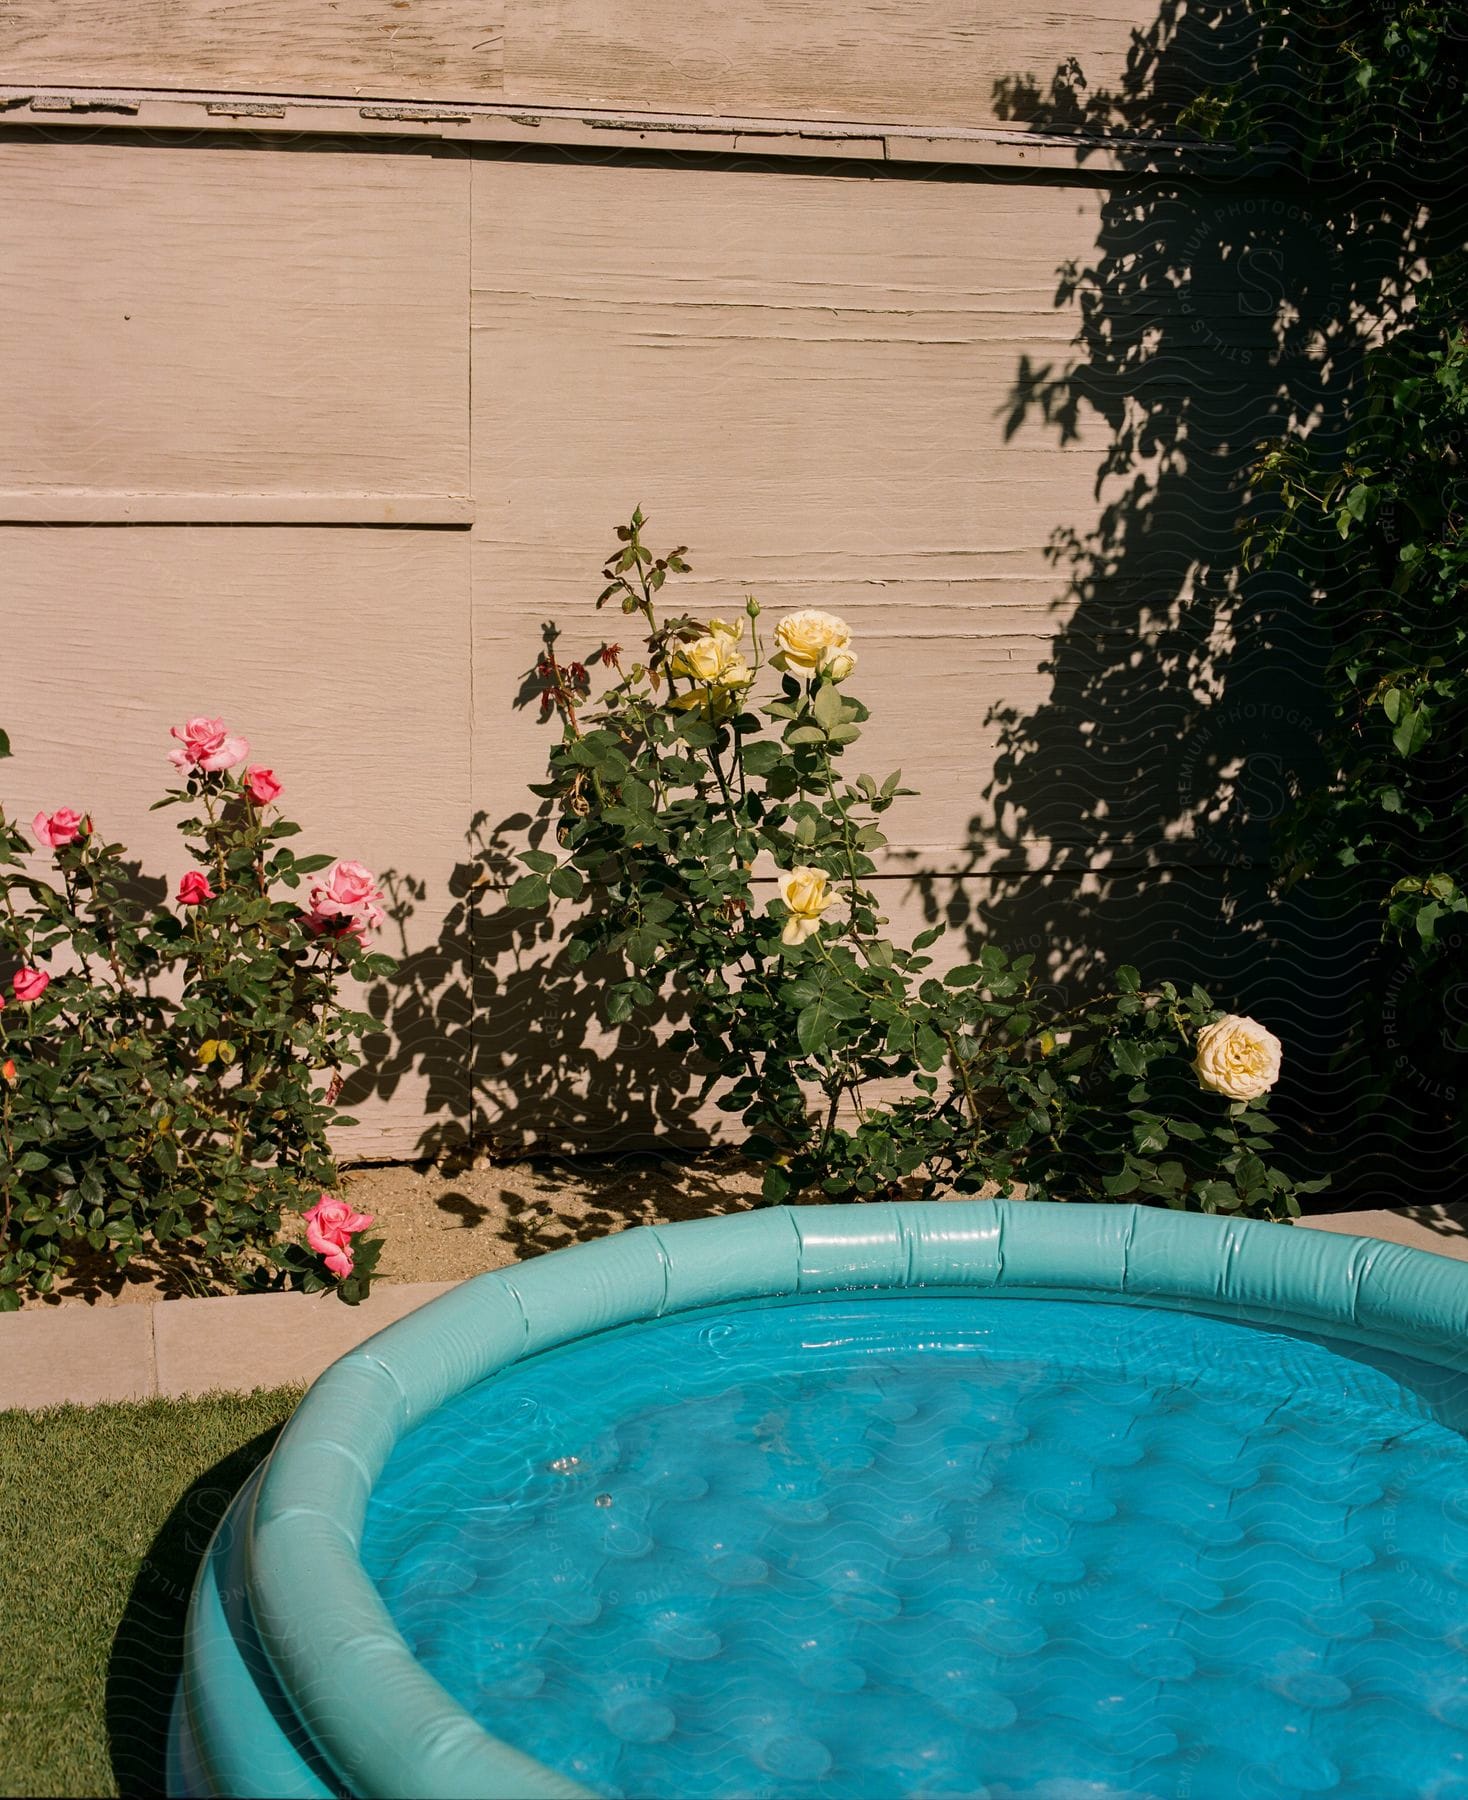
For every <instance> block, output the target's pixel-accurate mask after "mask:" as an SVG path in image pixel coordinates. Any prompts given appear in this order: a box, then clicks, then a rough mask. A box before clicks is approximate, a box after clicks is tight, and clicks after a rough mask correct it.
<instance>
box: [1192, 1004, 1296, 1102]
mask: <svg viewBox="0 0 1468 1800" xmlns="http://www.w3.org/2000/svg"><path fill="white" fill-rule="evenodd" d="M1281 1049H1282V1046H1281V1044H1280V1041H1279V1039H1278V1038H1277V1037H1276V1036H1275V1035H1274V1033H1273V1032H1272V1031H1266V1030H1265V1029H1264V1027H1263V1026H1262V1025H1261V1024H1260V1023H1259V1021H1258V1020H1257V1019H1244V1018H1240V1017H1239V1015H1238V1014H1237V1013H1229V1014H1227V1015H1226V1016H1225V1017H1224V1018H1222V1019H1219V1020H1218V1021H1217V1023H1216V1024H1213V1025H1205V1026H1204V1027H1203V1029H1202V1030H1201V1031H1200V1032H1199V1033H1198V1054H1197V1055H1196V1057H1195V1058H1194V1059H1193V1067H1194V1068H1195V1069H1196V1070H1197V1071H1198V1079H1199V1081H1201V1082H1202V1084H1203V1086H1204V1087H1205V1088H1212V1090H1213V1091H1214V1093H1215V1094H1226V1095H1227V1096H1228V1098H1229V1099H1230V1100H1257V1099H1258V1097H1259V1096H1260V1094H1264V1093H1268V1091H1269V1089H1270V1088H1272V1087H1273V1086H1274V1084H1275V1082H1276V1081H1278V1080H1279V1060H1280V1054H1281Z"/></svg>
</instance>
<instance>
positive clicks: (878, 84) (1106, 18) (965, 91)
mask: <svg viewBox="0 0 1468 1800" xmlns="http://www.w3.org/2000/svg"><path fill="white" fill-rule="evenodd" d="M1156 17H1157V8H1156V5H1155V3H1154V0H1067V3H1063V4H1058V5H1051V6H1048V7H1046V8H1045V9H1044V11H1043V12H1038V11H1037V10H1036V9H1034V8H1026V7H1010V8H1006V7H1002V6H995V5H980V6H973V5H967V6H958V5H954V4H953V0H906V3H905V4H904V5H902V6H893V5H891V4H890V3H889V0H745V4H743V5H740V6H738V7H734V8H725V9H724V10H723V11H721V12H713V11H710V10H709V9H707V8H699V7H690V6H688V5H686V4H684V3H683V0H510V10H509V15H508V26H507V33H506V45H505V95H506V98H507V99H509V100H513V101H516V102H520V101H535V100H538V101H543V102H556V103H560V104H563V105H580V104H589V105H593V106H607V105H616V106H625V107H628V108H630V109H633V110H638V111H658V110H664V109H672V108H682V109H685V110H697V109H702V110H706V111H710V112H723V113H731V112H741V111H747V112H751V113H764V114H775V115H779V116H790V115H803V116H806V115H808V116H809V117H811V118H817V119H831V118H839V119H867V120H875V121H885V122H891V123H903V124H914V125H925V124H950V125H980V126H984V125H994V124H998V123H1001V122H1003V121H1005V120H1006V119H1011V118H1013V117H1014V116H1015V113H1016V111H1018V112H1019V113H1020V114H1021V115H1022V114H1023V113H1024V112H1025V110H1026V95H1027V94H1028V92H1029V91H1030V90H1031V89H1033V90H1036V91H1038V92H1039V93H1045V92H1048V90H1049V87H1050V83H1051V79H1052V77H1053V76H1054V74H1055V71H1056V68H1057V67H1058V66H1059V65H1061V64H1063V63H1065V62H1066V61H1067V59H1068V58H1071V57H1074V58H1075V59H1076V60H1077V62H1078V63H1079V64H1080V65H1081V66H1082V67H1083V68H1084V70H1085V74H1086V80H1087V83H1088V85H1089V87H1090V88H1091V89H1092V90H1095V89H1098V88H1110V89H1112V90H1113V91H1118V90H1120V88H1121V85H1122V78H1123V74H1124V71H1125V68H1126V62H1127V54H1128V51H1129V49H1130V46H1131V37H1132V33H1133V31H1134V30H1145V29H1146V28H1147V27H1148V26H1151V25H1153V24H1155V21H1156Z"/></svg>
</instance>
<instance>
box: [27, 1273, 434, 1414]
mask: <svg viewBox="0 0 1468 1800" xmlns="http://www.w3.org/2000/svg"><path fill="white" fill-rule="evenodd" d="M456 1285H457V1284H456V1283H455V1282H452V1281H405V1282H385V1283H383V1284H382V1285H381V1286H379V1287H377V1288H375V1289H374V1290H373V1292H372V1294H371V1296H370V1297H369V1298H368V1299H366V1300H364V1301H363V1302H362V1304H361V1305H360V1306H344V1305H342V1303H341V1301H339V1300H338V1299H337V1298H336V1297H335V1296H334V1295H332V1294H222V1295H218V1296H215V1297H211V1298H209V1299H204V1300H154V1301H151V1302H148V1303H146V1304H141V1303H140V1304H138V1305H122V1306H58V1307H54V1308H45V1309H41V1308H37V1309H35V1310H32V1311H26V1312H18V1313H6V1314H4V1315H0V1410H4V1409H5V1408H8V1407H24V1408H27V1409H32V1410H34V1409H37V1408H40V1407H43V1406H59V1405H62V1404H63V1403H65V1402H68V1401H70V1402H74V1403H76V1404H78V1405H82V1406H95V1405H97V1404H98V1403H99V1402H102V1401H112V1400H147V1399H149V1398H151V1397H152V1396H154V1395H162V1396H164V1397H166V1398H170V1399H177V1398H180V1397H182V1396H184V1395H188V1394H206V1393H216V1392H219V1391H221V1390H223V1391H225V1392H230V1393H247V1392H248V1391H249V1390H250V1389H251V1388H257V1387H284V1386H286V1385H287V1384H288V1383H291V1382H301V1383H306V1382H311V1381H314V1380H315V1379H316V1377H317V1376H318V1375H319V1374H320V1373H321V1371H322V1370H323V1369H325V1368H327V1367H328V1366H329V1365H330V1364H331V1363H334V1362H335V1361H336V1359H337V1358H338V1357H339V1356H344V1355H345V1354H346V1352H347V1351H348V1350H351V1349H354V1348H355V1347H356V1345H358V1344H360V1343H361V1342H362V1340H363V1339H364V1338H369V1337H371V1336H372V1335H373V1333H374V1332H378V1331H381V1330H382V1329H383V1327H384V1326H385V1325H391V1324H392V1323H393V1322H394V1320H396V1319H401V1318H402V1317H403V1316H404V1314H406V1313H410V1312H413V1311H415V1310H416V1309H417V1308H418V1307H420V1306H422V1305H424V1304H425V1303H426V1302H427V1301H429V1300H435V1299H437V1297H438V1296H439V1295H440V1294H443V1293H447V1292H448V1290H449V1289H450V1288H451V1287H454V1286H456Z"/></svg>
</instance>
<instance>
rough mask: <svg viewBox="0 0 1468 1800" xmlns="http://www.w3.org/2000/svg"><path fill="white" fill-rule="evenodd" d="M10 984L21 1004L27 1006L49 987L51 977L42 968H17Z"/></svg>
mask: <svg viewBox="0 0 1468 1800" xmlns="http://www.w3.org/2000/svg"><path fill="white" fill-rule="evenodd" d="M10 985H11V988H12V989H13V990H14V993H15V997H16V999H17V1000H19V1001H20V1003H21V1005H22V1006H29V1005H30V1004H31V1003H32V1001H35V1000H39V999H40V997H41V995H42V994H44V993H45V991H46V989H47V988H48V987H50V985H51V977H50V976H49V975H48V974H47V973H46V971H45V970H44V969H17V970H16V971H15V979H14V980H13V981H12V982H11V984H10Z"/></svg>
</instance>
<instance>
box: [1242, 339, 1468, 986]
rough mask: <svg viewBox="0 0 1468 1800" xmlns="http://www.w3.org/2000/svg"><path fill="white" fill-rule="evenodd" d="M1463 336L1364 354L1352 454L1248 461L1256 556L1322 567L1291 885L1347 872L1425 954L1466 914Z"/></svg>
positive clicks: (1297, 445) (1422, 959)
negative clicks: (1328, 708)
mask: <svg viewBox="0 0 1468 1800" xmlns="http://www.w3.org/2000/svg"><path fill="white" fill-rule="evenodd" d="M1465 441H1468V336H1465V334H1464V332H1463V331H1462V330H1461V329H1456V330H1454V332H1453V334H1452V335H1451V336H1449V337H1440V338H1438V339H1437V341H1436V342H1432V341H1428V342H1422V341H1415V342H1406V343H1398V344H1395V345H1393V346H1392V347H1391V348H1389V349H1386V350H1383V351H1382V352H1380V353H1379V354H1378V356H1377V357H1376V358H1375V359H1374V361H1373V363H1372V366H1371V370H1370V376H1369V380H1368V385H1367V390H1366V396H1365V399H1364V402H1363V405H1362V407H1361V408H1360V409H1359V415H1358V423H1357V425H1356V428H1355V430H1354V431H1353V433H1352V437H1351V442H1350V445H1349V447H1348V450H1347V452H1346V454H1345V456H1344V457H1343V458H1342V460H1341V461H1340V462H1339V464H1338V465H1336V466H1334V467H1330V466H1322V461H1321V459H1320V458H1318V457H1317V456H1316V455H1315V454H1314V453H1313V452H1312V450H1311V448H1310V446H1309V444H1308V442H1289V443H1283V444H1279V445H1273V446H1271V447H1270V448H1269V450H1268V451H1267V453H1266V455H1265V457H1264V459H1263V461H1262V463H1261V465H1260V468H1259V471H1258V474H1259V479H1260V487H1261V489H1265V488H1267V489H1271V490H1272V491H1273V492H1274V493H1275V494H1276V495H1277V496H1278V500H1279V502H1280V510H1279V512H1278V514H1277V516H1276V517H1275V519H1274V520H1273V521H1272V522H1271V523H1270V524H1269V526H1268V527H1267V528H1265V529H1264V530H1263V531H1261V533H1260V535H1259V537H1258V538H1257V539H1256V540H1255V543H1256V546H1257V547H1258V549H1259V551H1260V554H1261V555H1263V556H1264V557H1265V558H1267V559H1275V558H1285V559H1291V560H1296V561H1298V562H1299V563H1300V564H1301V565H1302V566H1303V567H1306V568H1308V569H1310V570H1311V571H1314V572H1315V573H1316V575H1317V577H1318V576H1319V575H1320V574H1322V573H1323V574H1324V575H1325V576H1326V578H1327V580H1326V584H1325V585H1324V586H1323V592H1322V598H1321V606H1322V608H1323V609H1324V610H1326V612H1327V613H1328V616H1329V618H1330V622H1331V626H1332V637H1333V642H1334V648H1333V654H1332V657H1331V661H1330V664H1329V667H1328V669H1327V683H1328V687H1329V691H1330V693H1331V697H1332V700H1333V704H1334V709H1335V714H1336V719H1337V727H1336V730H1335V732H1334V734H1333V738H1332V744H1331V748H1332V750H1333V753H1334V754H1333V757H1332V761H1333V764H1334V779H1333V780H1332V781H1331V783H1330V785H1329V787H1327V788H1325V789H1323V790H1321V791H1319V792H1317V793H1314V794H1312V795H1310V796H1309V797H1308V799H1307V800H1306V801H1305V803H1304V804H1303V805H1302V806H1301V807H1300V808H1299V810H1298V811H1297V813H1296V814H1295V815H1294V816H1293V817H1292V818H1291V819H1290V821H1289V823H1288V830H1287V832H1286V834H1285V836H1284V838H1283V849H1284V852H1285V856H1286V873H1287V878H1288V880H1290V881H1291V882H1293V881H1298V880H1300V879H1303V878H1304V877H1306V876H1308V875H1311V874H1314V873H1316V872H1317V871H1320V870H1323V869H1327V868H1329V869H1334V870H1346V871H1349V872H1350V877H1351V879H1352V881H1353V882H1354V884H1355V885H1356V886H1357V888H1358V890H1359V892H1360V894H1361V897H1362V898H1363V899H1364V900H1367V901H1368V902H1372V903H1374V904H1375V905H1377V906H1378V907H1379V908H1380V910H1381V913H1382V922H1383V929H1384V931H1385V932H1386V933H1387V934H1388V935H1389V936H1391V937H1393V938H1395V939H1396V940H1397V941H1398V942H1399V943H1400V944H1401V945H1402V947H1403V948H1404V949H1405V950H1406V952H1407V953H1408V955H1409V957H1410V958H1411V959H1412V960H1413V961H1414V962H1416V963H1418V964H1419V965H1420V966H1424V967H1425V966H1427V965H1429V964H1431V963H1434V962H1435V961H1437V960H1439V959H1440V958H1441V957H1442V956H1443V955H1444V953H1445V945H1446V942H1447V940H1446V938H1445V936H1444V935H1443V928H1444V925H1445V924H1446V922H1448V921H1450V920H1451V919H1453V918H1454V917H1455V916H1461V914H1462V913H1463V912H1464V911H1465V910H1468V901H1465V898H1464V887H1465V885H1468V868H1465V864H1464V849H1465V844H1468V782H1465V780H1464V760H1463V759H1464V751H1465V747H1468V608H1465V606H1464V596H1465V593H1468V542H1465V540H1464V537H1463V521H1464V518H1465V510H1468V469H1465V464H1464V460H1463V456H1462V446H1463V444H1464V443H1465Z"/></svg>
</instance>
